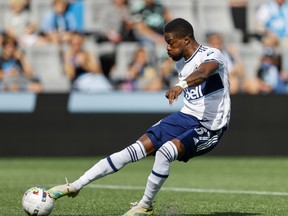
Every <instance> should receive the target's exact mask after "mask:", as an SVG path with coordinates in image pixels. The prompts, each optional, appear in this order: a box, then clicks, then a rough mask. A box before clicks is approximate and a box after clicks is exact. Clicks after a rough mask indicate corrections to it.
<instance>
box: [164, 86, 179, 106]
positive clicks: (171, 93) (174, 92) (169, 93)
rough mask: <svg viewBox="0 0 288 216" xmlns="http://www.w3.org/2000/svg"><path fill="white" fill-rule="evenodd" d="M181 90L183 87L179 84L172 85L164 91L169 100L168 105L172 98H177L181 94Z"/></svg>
mask: <svg viewBox="0 0 288 216" xmlns="http://www.w3.org/2000/svg"><path fill="white" fill-rule="evenodd" d="M182 90H183V89H182V88H181V87H180V86H174V87H172V88H171V89H169V90H168V91H167V92H166V94H165V96H166V98H167V99H168V100H169V105H170V106H171V105H172V104H173V102H174V100H177V99H178V96H179V95H180V94H181V92H182Z"/></svg>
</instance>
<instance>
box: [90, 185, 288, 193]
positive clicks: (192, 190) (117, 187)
mask: <svg viewBox="0 0 288 216" xmlns="http://www.w3.org/2000/svg"><path fill="white" fill-rule="evenodd" d="M87 187H90V188H100V189H112V190H144V189H145V187H141V186H121V185H98V184H90V185H87ZM161 190H162V191H175V192H188V193H219V194H249V195H268V196H288V192H273V191H248V190H247V191H246V190H226V189H203V188H174V187H163V188H162V189H161Z"/></svg>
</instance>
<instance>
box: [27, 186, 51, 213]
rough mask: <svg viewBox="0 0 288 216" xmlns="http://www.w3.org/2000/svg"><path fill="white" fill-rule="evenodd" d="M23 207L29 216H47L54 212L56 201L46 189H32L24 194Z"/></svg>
mask: <svg viewBox="0 0 288 216" xmlns="http://www.w3.org/2000/svg"><path fill="white" fill-rule="evenodd" d="M22 206H23V209H24V211H25V212H26V214H27V215H30V216H47V215H49V214H50V213H51V212H52V210H53V207H54V199H53V198H52V197H51V196H50V195H49V193H48V192H47V190H45V189H44V188H41V187H32V188H30V189H29V190H27V191H26V192H25V193H24V195H23V198H22Z"/></svg>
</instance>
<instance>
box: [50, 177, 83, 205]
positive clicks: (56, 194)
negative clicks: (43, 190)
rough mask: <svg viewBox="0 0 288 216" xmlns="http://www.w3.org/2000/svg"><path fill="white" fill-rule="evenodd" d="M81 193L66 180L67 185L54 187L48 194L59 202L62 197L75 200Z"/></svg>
mask: <svg viewBox="0 0 288 216" xmlns="http://www.w3.org/2000/svg"><path fill="white" fill-rule="evenodd" d="M79 191H80V190H76V188H75V187H74V186H73V185H71V184H69V183H68V181H67V179H66V184H63V185H57V186H55V187H52V188H50V189H49V190H48V193H49V194H50V196H51V197H52V198H53V199H55V200H57V199H59V198H60V197H62V196H68V197H72V198H74V197H76V196H77V195H78V193H79Z"/></svg>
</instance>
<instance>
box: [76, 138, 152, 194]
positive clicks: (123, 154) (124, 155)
mask: <svg viewBox="0 0 288 216" xmlns="http://www.w3.org/2000/svg"><path fill="white" fill-rule="evenodd" d="M146 155H147V153H146V151H145V148H144V146H143V144H142V143H141V142H140V141H137V142H136V143H134V144H132V145H130V146H128V147H127V148H125V149H123V150H122V151H120V152H117V153H114V154H112V155H110V156H109V157H107V158H104V159H102V160H100V161H99V162H98V163H96V164H95V165H94V166H93V167H92V168H90V169H89V170H88V171H86V172H85V173H84V175H82V176H81V177H80V178H79V179H77V180H76V181H74V182H73V183H71V184H72V185H73V186H74V187H75V188H76V189H77V190H80V189H81V188H82V187H84V186H85V185H87V184H89V183H90V182H92V181H94V180H96V179H99V178H102V177H104V176H106V175H108V174H111V173H115V172H117V171H118V170H120V169H121V168H122V167H124V166H125V165H126V164H128V163H130V162H136V161H138V160H140V159H142V158H144V157H146Z"/></svg>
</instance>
